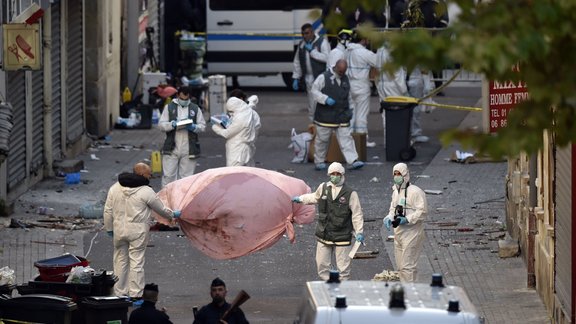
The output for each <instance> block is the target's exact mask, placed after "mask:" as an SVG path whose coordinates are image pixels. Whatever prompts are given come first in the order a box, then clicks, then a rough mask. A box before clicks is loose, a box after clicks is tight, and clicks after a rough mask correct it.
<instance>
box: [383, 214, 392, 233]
mask: <svg viewBox="0 0 576 324" xmlns="http://www.w3.org/2000/svg"><path fill="white" fill-rule="evenodd" d="M384 226H386V229H387V230H389V231H390V230H391V228H392V220H391V219H390V218H388V217H386V218H384Z"/></svg>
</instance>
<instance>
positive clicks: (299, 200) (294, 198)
mask: <svg viewBox="0 0 576 324" xmlns="http://www.w3.org/2000/svg"><path fill="white" fill-rule="evenodd" d="M292 202H295V203H297V204H300V203H302V199H300V197H298V196H295V197H292Z"/></svg>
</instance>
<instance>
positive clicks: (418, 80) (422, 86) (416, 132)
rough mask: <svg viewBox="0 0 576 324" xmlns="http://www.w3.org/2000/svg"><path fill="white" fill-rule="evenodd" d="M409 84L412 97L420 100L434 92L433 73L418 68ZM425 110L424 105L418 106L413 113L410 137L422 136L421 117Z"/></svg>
mask: <svg viewBox="0 0 576 324" xmlns="http://www.w3.org/2000/svg"><path fill="white" fill-rule="evenodd" d="M407 84H408V92H409V94H410V97H414V98H417V99H420V98H422V97H424V96H426V95H428V94H429V93H430V92H432V91H433V90H434V81H433V80H432V72H426V71H423V70H422V69H421V68H420V67H418V66H416V67H415V68H414V70H412V72H411V73H410V75H409V76H408V82H407ZM423 108H424V107H423V106H422V105H418V106H416V107H414V110H413V112H412V120H411V123H410V135H411V136H412V137H415V136H420V135H422V125H421V124H420V115H421V114H422V110H423Z"/></svg>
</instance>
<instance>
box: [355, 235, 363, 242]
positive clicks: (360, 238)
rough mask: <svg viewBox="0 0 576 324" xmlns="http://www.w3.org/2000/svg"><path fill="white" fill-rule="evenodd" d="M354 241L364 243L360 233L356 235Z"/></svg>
mask: <svg viewBox="0 0 576 324" xmlns="http://www.w3.org/2000/svg"><path fill="white" fill-rule="evenodd" d="M356 241H358V242H360V243H364V234H362V233H358V234H356Z"/></svg>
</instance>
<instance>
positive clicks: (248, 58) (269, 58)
mask: <svg viewBox="0 0 576 324" xmlns="http://www.w3.org/2000/svg"><path fill="white" fill-rule="evenodd" d="M206 1H207V5H206V38H207V39H206V42H207V51H206V61H207V68H208V74H224V75H228V76H232V75H274V74H278V73H282V74H283V77H284V78H288V81H289V82H291V80H292V70H293V65H292V61H293V59H294V53H295V48H296V46H297V44H298V42H299V41H300V40H301V39H302V36H301V31H300V27H302V25H303V24H305V23H311V24H312V25H313V26H314V28H315V29H316V30H317V31H320V30H321V29H322V21H321V18H320V16H321V15H320V14H321V11H322V8H323V7H324V5H325V1H324V0H250V1H239V0H206ZM312 16H315V17H316V18H315V19H312V18H311V17H312ZM285 81H286V80H285Z"/></svg>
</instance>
